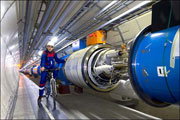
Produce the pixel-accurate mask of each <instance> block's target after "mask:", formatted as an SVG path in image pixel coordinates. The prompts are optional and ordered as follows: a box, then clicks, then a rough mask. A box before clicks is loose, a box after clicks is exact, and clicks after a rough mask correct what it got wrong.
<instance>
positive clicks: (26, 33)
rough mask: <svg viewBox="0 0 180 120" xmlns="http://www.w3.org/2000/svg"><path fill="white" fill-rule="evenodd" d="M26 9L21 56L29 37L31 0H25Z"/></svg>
mask: <svg viewBox="0 0 180 120" xmlns="http://www.w3.org/2000/svg"><path fill="white" fill-rule="evenodd" d="M26 8H27V10H26V24H25V30H24V40H23V43H24V44H23V56H24V54H25V52H26V45H27V41H28V37H29V30H30V23H31V19H30V18H31V8H32V1H27V7H26Z"/></svg>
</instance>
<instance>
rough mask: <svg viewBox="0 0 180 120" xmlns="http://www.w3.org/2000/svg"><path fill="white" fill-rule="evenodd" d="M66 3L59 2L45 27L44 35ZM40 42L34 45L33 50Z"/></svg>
mask: <svg viewBox="0 0 180 120" xmlns="http://www.w3.org/2000/svg"><path fill="white" fill-rule="evenodd" d="M65 2H66V1H62V2H59V4H58V6H57V7H56V11H55V13H54V14H53V16H52V17H51V19H50V21H49V22H48V24H47V26H46V27H45V29H44V33H46V32H47V31H48V29H49V27H50V26H51V24H52V23H53V21H54V20H55V18H56V16H57V15H58V14H59V12H60V10H61V9H62V7H63V5H64V3H65ZM40 42H41V39H40V40H38V42H37V44H36V45H35V48H36V47H37V45H38V44H39V43H40Z"/></svg>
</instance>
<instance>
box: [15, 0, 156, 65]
mask: <svg viewBox="0 0 180 120" xmlns="http://www.w3.org/2000/svg"><path fill="white" fill-rule="evenodd" d="M153 3H155V2H152V1H134V0H132V1H129V0H122V1H96V0H95V1H46V0H43V1H15V2H14V4H15V5H16V10H17V11H18V12H17V21H18V22H17V24H18V38H19V50H20V51H19V54H20V61H21V63H20V64H21V65H22V67H24V68H25V67H27V66H28V65H29V64H32V63H34V62H37V61H38V60H39V58H40V55H39V54H38V52H39V51H41V50H42V49H43V48H44V46H45V44H46V43H47V41H48V40H49V39H51V38H52V37H53V36H56V37H57V38H58V39H57V42H56V44H55V51H57V52H60V51H61V50H62V49H63V48H65V47H66V46H68V45H67V44H69V45H70V43H71V42H73V41H75V40H77V39H81V38H83V37H85V36H87V35H88V34H90V33H92V32H93V31H95V30H98V29H104V30H106V31H108V30H110V29H113V28H114V27H115V26H117V25H120V24H122V23H124V22H126V21H128V20H129V19H131V18H133V17H136V16H138V15H140V14H142V13H144V12H147V11H149V10H151V6H152V4H153ZM132 8H133V9H132Z"/></svg>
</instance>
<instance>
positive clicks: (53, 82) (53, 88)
mask: <svg viewBox="0 0 180 120" xmlns="http://www.w3.org/2000/svg"><path fill="white" fill-rule="evenodd" d="M54 70H59V68H56V69H45V70H44V71H47V72H48V73H47V77H46V79H47V80H49V81H48V82H50V90H49V85H48V87H47V84H46V87H45V96H46V99H47V100H48V99H49V95H50V94H51V95H52V98H53V103H54V108H55V109H56V96H57V89H56V80H55V79H54V78H53V71H54ZM48 84H49V83H48Z"/></svg>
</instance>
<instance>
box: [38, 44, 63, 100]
mask: <svg viewBox="0 0 180 120" xmlns="http://www.w3.org/2000/svg"><path fill="white" fill-rule="evenodd" d="M53 49H54V42H52V41H49V42H48V43H47V45H46V50H45V51H44V52H43V54H42V56H41V64H40V66H41V80H40V86H39V87H40V89H39V97H38V102H41V99H42V96H43V93H44V88H45V84H46V76H47V73H48V72H47V71H44V70H45V69H55V68H56V67H57V65H56V64H55V61H56V62H57V63H58V64H59V63H63V62H65V60H63V59H62V58H58V57H57V53H55V52H54V50H53ZM57 73H58V71H57V70H54V71H53V77H54V79H56V76H57Z"/></svg>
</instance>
